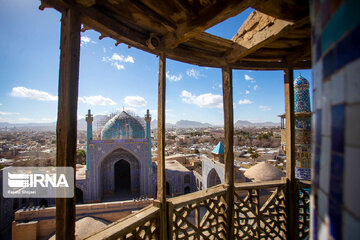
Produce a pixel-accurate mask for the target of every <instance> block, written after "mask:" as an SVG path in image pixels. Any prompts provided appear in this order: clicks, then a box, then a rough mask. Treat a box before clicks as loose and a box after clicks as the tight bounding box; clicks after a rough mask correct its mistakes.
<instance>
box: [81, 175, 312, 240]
mask: <svg viewBox="0 0 360 240" xmlns="http://www.w3.org/2000/svg"><path fill="white" fill-rule="evenodd" d="M296 182H297V185H298V189H299V221H298V226H299V228H298V233H299V239H306V238H308V236H309V221H310V214H309V191H310V190H309V189H310V187H311V183H310V182H306V181H298V180H296ZM287 184H288V181H287V179H286V178H283V179H281V180H276V181H267V182H245V183H236V184H235V185H234V215H233V216H232V221H229V219H230V218H229V217H228V211H227V209H228V205H227V201H226V194H227V192H228V191H229V185H227V184H220V185H217V186H214V187H212V188H208V189H205V190H203V191H199V192H194V193H190V194H187V195H183V196H179V197H175V198H171V199H167V212H168V221H169V223H168V226H169V228H168V229H167V231H168V233H167V235H168V236H169V239H228V236H229V235H230V234H229V233H228V232H227V231H228V229H233V231H234V232H233V238H234V239H286V238H287V219H288V217H287V215H286V214H287V211H286V208H287V207H290V206H289V205H287V204H288V201H287V199H286V187H287ZM154 205H156V203H154ZM160 206H161V205H160ZM229 222H232V223H233V225H234V226H233V228H229V226H228V225H229ZM159 234H160V208H159V207H157V206H148V207H146V208H144V209H142V210H141V211H139V212H137V213H135V214H132V215H129V216H127V217H125V218H124V219H121V220H119V221H117V222H114V223H112V224H110V225H109V226H106V227H105V228H104V229H102V230H101V231H99V232H97V233H94V234H91V235H89V236H88V237H86V238H85V239H159V238H160V236H159Z"/></svg>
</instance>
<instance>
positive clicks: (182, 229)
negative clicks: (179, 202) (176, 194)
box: [169, 194, 227, 239]
mask: <svg viewBox="0 0 360 240" xmlns="http://www.w3.org/2000/svg"><path fill="white" fill-rule="evenodd" d="M224 196H225V194H223V195H216V196H209V197H208V198H206V199H201V198H200V200H199V201H198V202H194V201H192V203H190V204H186V205H183V206H181V207H175V208H172V207H171V205H170V206H169V207H170V210H169V212H170V213H172V219H171V220H172V221H171V223H170V228H172V229H171V230H172V231H171V233H170V234H171V235H170V238H172V239H226V229H227V221H226V219H227V218H226V209H227V205H226V203H225V199H224Z"/></svg>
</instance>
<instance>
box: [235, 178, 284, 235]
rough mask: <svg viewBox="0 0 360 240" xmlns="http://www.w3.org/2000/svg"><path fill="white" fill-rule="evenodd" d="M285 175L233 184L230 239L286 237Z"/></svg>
mask: <svg viewBox="0 0 360 240" xmlns="http://www.w3.org/2000/svg"><path fill="white" fill-rule="evenodd" d="M285 191H286V179H284V180H277V181H269V182H262V183H240V184H236V185H235V193H234V195H235V200H234V206H235V207H234V239H286V219H287V217H286V197H285V196H286V194H285Z"/></svg>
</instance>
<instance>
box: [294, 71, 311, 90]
mask: <svg viewBox="0 0 360 240" xmlns="http://www.w3.org/2000/svg"><path fill="white" fill-rule="evenodd" d="M294 87H309V81H308V80H306V78H303V77H302V76H301V74H300V75H299V76H298V77H297V78H296V79H295V81H294Z"/></svg>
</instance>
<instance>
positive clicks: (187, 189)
mask: <svg viewBox="0 0 360 240" xmlns="http://www.w3.org/2000/svg"><path fill="white" fill-rule="evenodd" d="M188 193H190V187H189V186H187V187H185V188H184V194H188Z"/></svg>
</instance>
